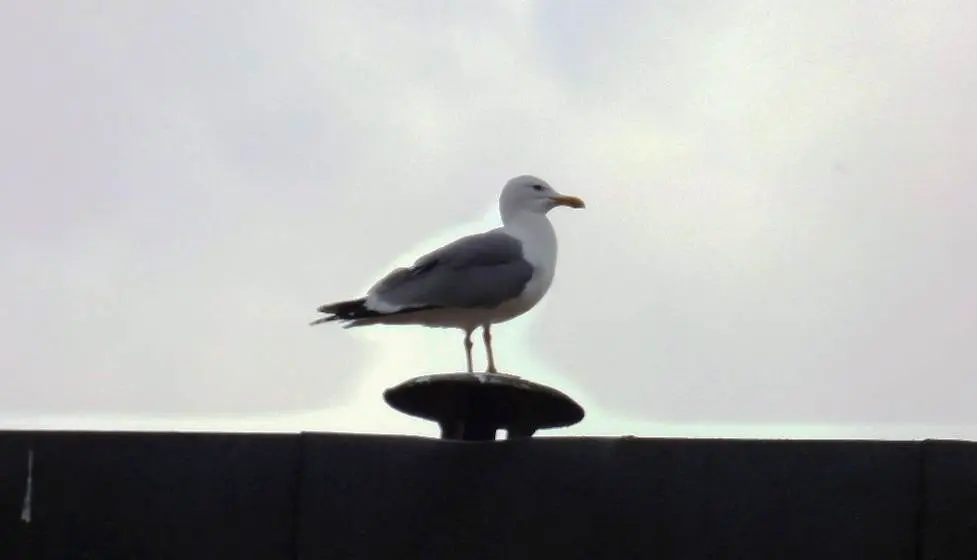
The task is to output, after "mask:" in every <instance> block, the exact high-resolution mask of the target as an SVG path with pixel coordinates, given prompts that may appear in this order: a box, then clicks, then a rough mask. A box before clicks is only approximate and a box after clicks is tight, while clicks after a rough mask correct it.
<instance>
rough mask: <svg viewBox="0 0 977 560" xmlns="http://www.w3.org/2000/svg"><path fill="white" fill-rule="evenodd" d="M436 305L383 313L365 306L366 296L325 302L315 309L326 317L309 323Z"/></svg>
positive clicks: (422, 308) (415, 308)
mask: <svg viewBox="0 0 977 560" xmlns="http://www.w3.org/2000/svg"><path fill="white" fill-rule="evenodd" d="M437 307H438V306H436V305H423V306H418V307H408V308H406V309H401V310H398V311H394V312H392V313H383V312H380V311H374V310H373V309H370V308H368V307H367V306H366V298H360V299H352V300H349V301H339V302H336V303H327V304H326V305H321V306H319V308H318V309H316V311H318V312H319V313H325V314H326V315H327V316H326V317H320V318H318V319H316V320H315V321H312V322H311V323H309V324H310V325H319V324H321V323H330V322H332V321H345V322H354V321H358V320H360V319H373V318H376V317H385V316H391V315H401V314H404V313H413V312H416V311H426V310H429V309H436V308H437Z"/></svg>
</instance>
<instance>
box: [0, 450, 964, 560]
mask: <svg viewBox="0 0 977 560" xmlns="http://www.w3.org/2000/svg"><path fill="white" fill-rule="evenodd" d="M975 528H977V445H975V444H973V443H969V442H956V441H937V440H930V441H915V442H912V441H864V440H860V441H812V440H796V441H791V440H769V441H768V440H721V439H645V438H574V437H560V438H543V439H528V440H525V439H524V440H519V441H508V442H495V443H487V444H468V445H458V444H455V443H452V442H445V441H441V440H438V439H433V438H420V437H402V436H377V435H373V436H365V435H355V434H330V433H301V434H246V433H226V434H222V433H155V432H150V433H141V432H125V433H119V432H59V431H37V432H33V431H7V432H0V558H2V559H6V558H11V559H13V558H17V559H21V558H24V559H31V558H38V559H48V558H50V559H67V558H100V559H103V558H106V559H107V558H121V559H130V558H131V559H139V560H152V559H157V558H159V559H164V558H165V559H172V558H180V559H197V558H200V559H223V558H228V559H231V558H233V559H235V560H239V559H252V558H253V559H260V560H279V559H280V560H294V559H312V558H340V559H383V558H423V559H426V560H440V559H456V558H489V559H494V558H507V559H508V558H514V559H521V558H543V557H553V558H559V559H560V560H565V559H580V560H593V559H596V558H600V559H618V558H621V559H634V558H661V559H676V558H678V559H685V558H689V559H699V558H722V559H740V558H742V559H747V558H749V559H751V560H760V559H768V558H769V559H777V560H783V559H789V560H809V559H810V560H814V559H817V560H823V559H826V558H830V559H832V560H847V559H852V560H855V559H857V560H865V559H871V560H874V559H881V560H910V559H913V560H915V559H961V560H963V559H966V560H972V559H974V558H977V531H975Z"/></svg>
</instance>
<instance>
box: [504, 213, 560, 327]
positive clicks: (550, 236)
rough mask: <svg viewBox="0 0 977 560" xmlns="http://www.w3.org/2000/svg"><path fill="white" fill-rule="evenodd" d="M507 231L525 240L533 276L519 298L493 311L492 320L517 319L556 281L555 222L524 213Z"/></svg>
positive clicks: (521, 240)
mask: <svg viewBox="0 0 977 560" xmlns="http://www.w3.org/2000/svg"><path fill="white" fill-rule="evenodd" d="M519 218H522V219H516V220H512V221H511V222H510V223H508V224H506V225H505V227H504V228H503V230H504V231H505V232H506V233H508V234H509V235H511V236H513V237H515V238H516V239H518V240H519V241H520V242H521V243H522V251H523V258H525V259H526V260H527V261H529V264H531V265H532V266H533V276H532V278H531V279H530V280H529V283H528V284H526V287H525V289H523V291H522V294H520V295H519V297H518V298H516V299H514V300H512V301H509V302H506V303H504V304H502V305H500V306H499V307H497V308H495V309H494V310H492V322H493V323H501V322H503V321H508V320H510V319H514V318H516V317H518V316H520V315H522V314H523V313H525V312H527V311H529V310H530V309H532V308H533V307H535V306H536V304H537V303H539V302H540V301H541V300H542V299H543V296H545V295H546V292H547V291H549V289H550V286H551V285H552V284H553V276H554V273H555V272H556V256H557V242H556V232H555V231H554V230H553V224H551V223H550V221H549V220H548V219H546V216H543V215H541V214H528V213H527V214H524V215H522V216H519Z"/></svg>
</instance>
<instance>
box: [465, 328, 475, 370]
mask: <svg viewBox="0 0 977 560" xmlns="http://www.w3.org/2000/svg"><path fill="white" fill-rule="evenodd" d="M474 330H475V329H465V359H466V361H467V362H468V373H474V371H475V366H474V365H473V364H472V346H474V345H475V343H473V342H472V332H473V331H474Z"/></svg>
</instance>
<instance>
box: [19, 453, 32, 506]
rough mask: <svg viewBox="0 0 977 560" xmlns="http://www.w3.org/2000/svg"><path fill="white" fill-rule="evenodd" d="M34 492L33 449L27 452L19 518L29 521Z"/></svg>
mask: <svg viewBox="0 0 977 560" xmlns="http://www.w3.org/2000/svg"><path fill="white" fill-rule="evenodd" d="M33 494H34V450H33V449H31V450H30V451H28V452H27V487H26V488H25V489H24V505H23V507H21V508H20V520H21V521H23V522H24V523H30V522H31V499H32V498H33Z"/></svg>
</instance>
